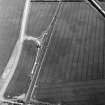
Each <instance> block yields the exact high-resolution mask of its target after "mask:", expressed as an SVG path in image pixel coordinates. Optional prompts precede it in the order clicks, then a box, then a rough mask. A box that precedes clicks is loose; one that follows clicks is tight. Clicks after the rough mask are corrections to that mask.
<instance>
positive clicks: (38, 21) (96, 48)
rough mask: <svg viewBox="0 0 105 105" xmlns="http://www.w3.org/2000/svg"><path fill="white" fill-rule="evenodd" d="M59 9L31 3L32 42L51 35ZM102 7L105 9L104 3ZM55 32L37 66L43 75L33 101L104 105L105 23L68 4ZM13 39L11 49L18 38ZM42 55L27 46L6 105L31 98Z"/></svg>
mask: <svg viewBox="0 0 105 105" xmlns="http://www.w3.org/2000/svg"><path fill="white" fill-rule="evenodd" d="M57 4H58V3H57V2H33V3H32V7H31V12H30V14H29V19H28V26H27V30H26V34H27V36H32V37H35V38H38V37H40V36H41V35H42V34H43V32H44V31H46V29H47V28H48V26H49V24H50V22H51V20H52V19H53V16H54V13H55V11H56V8H57ZM101 5H102V6H103V7H104V6H105V3H104V2H103V3H101ZM104 8H105V7H104ZM19 9H20V8H19ZM19 13H20V12H19ZM11 16H12V15H11ZM19 16H20V15H19ZM10 18H11V17H10ZM14 19H15V17H14ZM18 22H19V20H18ZM16 25H17V24H16ZM17 26H19V25H17ZM52 27H53V28H52ZM52 27H51V29H50V31H49V32H48V34H47V36H50V35H52V37H51V40H50V43H49V46H47V52H46V53H45V57H44V60H43V62H42V61H41V60H39V62H38V64H39V68H38V69H40V72H39V76H38V79H37V84H35V85H37V87H35V88H34V90H33V92H32V97H31V101H35V100H38V101H41V102H48V103H55V104H57V103H62V105H82V104H83V105H96V104H98V105H101V104H102V105H104V103H105V101H104V97H105V80H104V79H105V47H104V45H105V36H104V34H105V20H104V18H103V17H102V16H101V15H100V14H98V13H97V12H96V11H95V10H94V9H92V8H91V7H90V6H89V5H88V4H86V3H85V2H63V4H62V7H61V9H60V11H59V13H58V17H57V20H56V21H55V24H54V26H52ZM12 29H13V28H12ZM14 33H15V34H16V32H14ZM18 33H19V32H18ZM16 35H17V34H16ZM8 37H9V38H10V36H8ZM14 37H15V38H13V39H14V41H13V42H14V43H12V42H11V43H12V44H11V46H12V47H10V48H11V49H12V48H13V45H14V44H15V42H16V39H17V38H18V35H17V36H14ZM43 44H46V43H43ZM43 47H44V46H43ZM42 50H44V51H43V53H41V54H42V56H41V59H43V54H44V52H45V49H44V48H43V49H42ZM0 51H1V50H0ZM6 51H7V50H6ZM8 51H10V50H8ZM11 51H12V50H11ZM37 51H38V48H37V45H36V43H35V42H34V41H32V40H31V41H29V40H25V41H24V43H23V48H22V52H21V56H20V59H19V62H18V65H17V67H16V70H15V73H14V75H13V77H12V79H11V81H10V82H9V85H8V86H7V88H6V91H5V94H4V97H5V98H6V99H13V98H17V97H18V96H21V95H24V94H25V95H26V93H27V91H28V89H29V86H30V82H31V80H32V76H33V75H31V72H32V67H33V64H34V62H35V59H36V54H37ZM41 64H42V65H41ZM74 102H75V104H74ZM81 102H82V103H81Z"/></svg>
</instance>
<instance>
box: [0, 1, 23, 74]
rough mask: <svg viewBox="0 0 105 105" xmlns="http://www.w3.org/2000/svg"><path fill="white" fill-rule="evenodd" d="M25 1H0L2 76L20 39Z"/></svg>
mask: <svg viewBox="0 0 105 105" xmlns="http://www.w3.org/2000/svg"><path fill="white" fill-rule="evenodd" d="M24 3H25V0H21V1H19V0H10V1H8V0H0V75H1V74H2V72H3V71H4V69H5V66H6V65H7V62H8V60H9V57H10V56H11V53H12V50H13V48H14V45H15V43H16V41H17V39H18V37H19V27H20V21H21V16H22V13H23V8H24Z"/></svg>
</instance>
